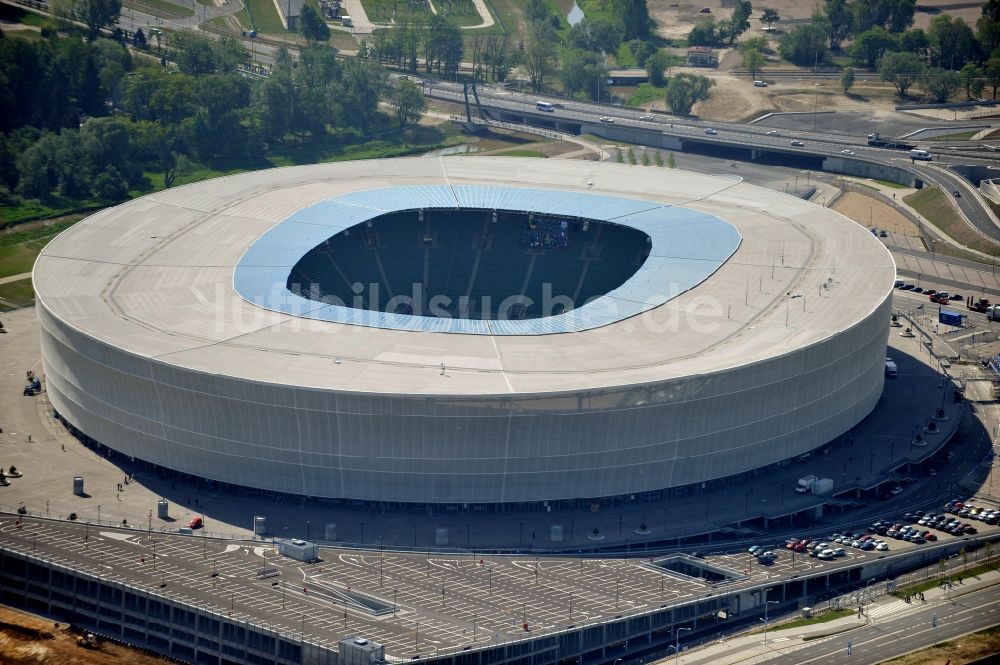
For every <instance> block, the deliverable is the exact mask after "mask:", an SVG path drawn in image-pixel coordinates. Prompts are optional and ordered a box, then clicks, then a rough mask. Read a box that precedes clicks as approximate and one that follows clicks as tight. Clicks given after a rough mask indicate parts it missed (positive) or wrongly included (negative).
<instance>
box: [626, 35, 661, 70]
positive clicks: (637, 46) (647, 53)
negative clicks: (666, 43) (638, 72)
mask: <svg viewBox="0 0 1000 665" xmlns="http://www.w3.org/2000/svg"><path fill="white" fill-rule="evenodd" d="M628 50H629V53H631V54H632V57H633V58H635V62H636V64H637V65H639V66H640V67H645V66H646V60H648V59H649V58H650V57H651V56H652V55H653V54H654V53H656V52H657V51H659V48H657V46H656V44H654V43H653V42H651V41H644V40H641V39H633V40H631V41H630V42H628Z"/></svg>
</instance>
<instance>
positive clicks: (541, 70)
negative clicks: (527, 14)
mask: <svg viewBox="0 0 1000 665" xmlns="http://www.w3.org/2000/svg"><path fill="white" fill-rule="evenodd" d="M557 41H558V40H557V39H556V34H555V31H554V30H553V29H552V26H551V25H550V24H548V23H533V24H532V25H531V27H530V29H529V31H528V43H527V45H526V46H525V48H524V68H525V69H526V70H527V72H528V80H529V81H530V82H531V89H532V90H534V91H535V92H538V91H540V90H541V89H542V85H543V83H544V81H545V77H546V76H549V75H550V74H551V73H552V71H553V70H554V69H555V66H556V42H557Z"/></svg>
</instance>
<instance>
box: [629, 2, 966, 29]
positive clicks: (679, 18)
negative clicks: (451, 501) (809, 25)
mask: <svg viewBox="0 0 1000 665" xmlns="http://www.w3.org/2000/svg"><path fill="white" fill-rule="evenodd" d="M722 4H723V3H722V0H649V2H648V3H647V5H648V7H649V14H650V16H651V17H652V19H653V20H654V21H656V25H657V28H656V33H657V34H658V35H660V36H661V37H665V38H668V39H676V38H679V37H686V36H687V33H688V32H690V31H691V27H692V26H693V25H694V24H695V23H698V22H699V21H701V20H702V19H705V18H707V17H709V16H711V17H714V18H715V19H716V20H718V19H720V18H727V17H728V16H729V15H730V14H732V13H733V10H732V7H731V6H730V7H729V8H726V9H723V7H722ZM753 4H754V12H753V14H752V15H751V16H750V24H751V28H750V31H749V32H748V33H747V36H751V37H752V36H756V35H758V34H764V33H763V31H762V30H761V28H762V27H763V24H762V23H761V22H760V13H761V11H762V10H763V8H764V7H769V8H771V9H775V10H777V11H778V15H779V16H780V17H781V19H782V21H788V20H791V19H808V18H809V17H810V16H812V15H813V12H814V11H817V10H819V9H821V8H822V6H823V2H822V0H766V1H764V2H760V3H757V2H755V3H753ZM983 4H985V2H981V3H976V2H969V0H918V2H917V11H916V14H914V16H913V27H914V28H923V29H924V30H926V29H927V26H928V25H929V24H930V22H931V19H932V18H934V17H935V16H938V15H939V14H946V13H947V14H951V15H952V16H953V17H961V18H962V19H963V20H964V21H965V22H966V23H967V24H969V25H971V26H973V27H974V26H975V24H976V19H978V18H979V17H980V16H981V15H982V6H983ZM704 8H708V9H709V10H711V11H710V12H708V13H702V12H701V10H702V9H704ZM774 27H776V28H779V29H780V28H781V27H782V23H781V21H779V22H778V23H776V24H775V26H774Z"/></svg>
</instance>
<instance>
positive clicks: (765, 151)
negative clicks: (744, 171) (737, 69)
mask: <svg viewBox="0 0 1000 665" xmlns="http://www.w3.org/2000/svg"><path fill="white" fill-rule="evenodd" d="M420 83H421V87H422V90H423V92H424V94H425V95H427V96H429V97H432V98H435V99H440V100H443V101H450V102H457V103H460V104H465V105H466V107H467V113H469V114H470V115H471V114H476V115H480V116H482V117H487V118H491V119H494V120H500V121H503V122H510V123H517V124H527V125H532V126H536V127H543V128H547V129H551V130H554V131H558V132H563V133H566V134H591V135H594V136H599V137H602V138H606V139H608V140H609V141H620V142H623V143H631V144H635V145H643V146H648V147H651V148H658V149H662V150H673V151H679V152H694V153H702V154H709V155H712V156H715V157H722V158H727V159H732V160H734V161H735V160H740V161H759V162H762V163H771V164H777V165H783V166H789V167H792V168H800V169H811V170H817V171H826V172H830V173H840V174H843V175H850V176H856V177H861V178H875V179H879V180H888V181H891V182H896V183H899V184H901V185H905V186H907V187H913V188H916V189H920V188H922V187H923V186H924V185H925V184H930V185H936V186H938V187H940V188H941V189H942V190H943V191H945V192H955V191H958V192H959V193H960V194H961V195H960V196H957V197H954V198H953V203H954V204H955V206H956V208H957V210H958V211H959V213H960V214H961V215H962V216H963V217H964V218H965V219H966V221H967V222H968V223H969V225H970V226H971V227H972V228H973V229H975V230H976V231H977V232H978V233H979V234H980V235H982V236H983V237H984V238H987V239H990V240H993V241H994V242H997V243H1000V219H998V218H997V216H996V214H994V212H993V210H992V209H991V208H990V206H989V205H988V204H987V203H986V202H985V201H984V200H983V199H982V197H981V195H980V194H979V191H978V189H977V188H976V186H974V185H973V184H972V183H971V182H970V181H969V180H968V179H967V178H965V177H963V175H962V174H961V173H958V172H955V171H952V170H951V168H949V167H951V166H960V165H972V166H975V167H979V168H988V167H989V166H990V165H995V164H996V159H995V158H993V157H979V156H969V155H952V154H949V153H943V154H940V155H937V157H938V159H939V161H938V162H915V161H913V160H911V159H910V155H909V152H908V151H900V150H894V149H891V148H877V147H873V146H869V145H868V144H867V137H864V136H856V137H855V136H849V135H846V134H834V133H829V132H816V131H804V130H797V129H796V130H773V129H768V128H766V127H758V126H755V125H747V124H741V123H726V122H707V121H702V120H698V119H697V118H686V117H684V118H682V117H678V116H673V115H668V114H665V113H657V112H647V111H643V110H642V109H634V108H629V107H625V106H616V105H611V104H601V103H595V102H584V101H579V100H570V99H566V98H556V97H548V96H542V95H531V94H524V93H519V92H512V91H508V90H504V89H502V88H498V87H496V86H480V87H477V88H476V89H475V90H474V91H473V92H474V94H473V95H472V97H470V91H472V88H465V87H464V86H463V85H462V84H457V83H448V82H444V81H436V80H424V81H421V82H420ZM473 99H474V102H473ZM537 101H547V102H550V103H551V104H553V105H554V106H555V107H556V108H555V110H554V111H542V110H539V109H538V108H537V106H536V102H537ZM709 130H711V132H714V133H709Z"/></svg>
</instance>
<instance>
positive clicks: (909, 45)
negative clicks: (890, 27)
mask: <svg viewBox="0 0 1000 665" xmlns="http://www.w3.org/2000/svg"><path fill="white" fill-rule="evenodd" d="M896 39H897V42H898V44H899V50H900V51H909V52H910V53H916V54H917V55H918V56H919V57H920V58H924V57H925V56H926V54H927V50H928V49H929V48H930V47H931V42H930V40H929V39H928V38H927V33H926V32H924V31H923V30H921V29H920V28H914V29H913V30H907V31H906V32H904V33H903V34H901V35H899V36H898V37H897V38H896Z"/></svg>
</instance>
